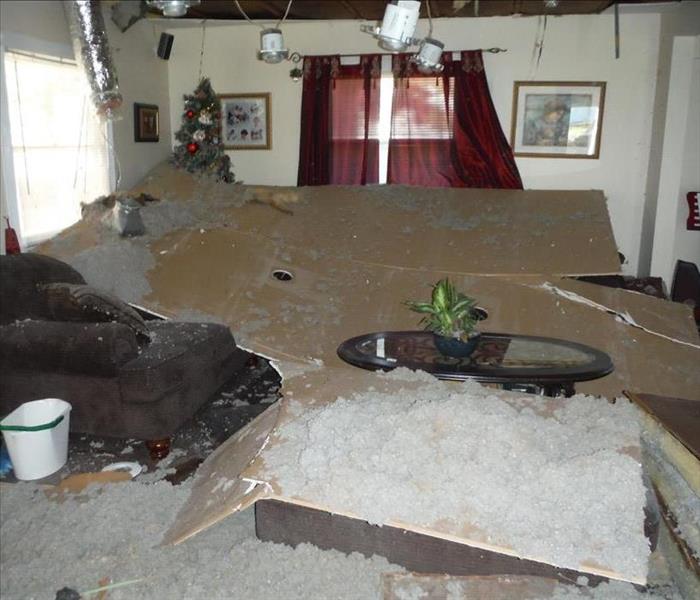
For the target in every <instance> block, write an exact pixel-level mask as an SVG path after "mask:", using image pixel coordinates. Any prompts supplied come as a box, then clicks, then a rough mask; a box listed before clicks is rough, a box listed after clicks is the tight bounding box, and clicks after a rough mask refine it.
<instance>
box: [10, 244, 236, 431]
mask: <svg viewBox="0 0 700 600" xmlns="http://www.w3.org/2000/svg"><path fill="white" fill-rule="evenodd" d="M247 357H248V354H247V353H246V352H244V351H242V350H240V349H239V348H237V347H236V344H235V342H234V339H233V336H232V335H231V333H230V331H229V330H228V328H227V327H225V326H223V325H217V324H211V323H182V322H175V321H165V320H151V321H144V320H143V319H142V317H141V316H140V315H139V314H138V313H137V312H136V311H135V310H134V309H133V308H131V307H129V306H128V305H126V304H124V303H123V302H121V301H120V300H118V299H117V298H114V297H113V296H110V295H109V294H107V293H105V292H101V291H99V290H95V289H93V288H90V287H89V286H87V285H86V284H85V281H84V279H83V278H82V276H81V275H80V274H79V273H78V272H77V271H75V270H74V269H73V268H72V267H70V266H69V265H67V264H65V263H62V262H61V261H58V260H55V259H53V258H50V257H47V256H41V255H38V254H20V255H13V256H0V374H1V377H2V384H1V385H0V417H1V416H4V415H5V414H8V413H9V412H11V411H12V410H14V408H16V407H17V406H19V405H20V404H22V403H23V402H27V401H30V400H36V399H38V398H44V397H57V398H62V399H64V400H66V401H67V402H70V403H71V405H72V407H73V408H72V411H71V417H70V429H71V431H77V432H84V433H91V434H95V435H101V436H108V437H109V436H112V437H125V438H126V437H133V438H138V439H144V440H162V439H165V438H169V437H170V436H171V435H172V434H173V433H175V431H176V430H177V429H178V428H179V427H180V425H182V424H183V423H184V421H186V420H187V419H189V418H190V417H191V416H192V415H193V414H194V413H195V412H196V411H197V409H198V408H199V407H200V406H201V405H202V404H203V403H204V402H205V401H206V400H207V398H209V397H210V396H211V395H212V394H213V393H214V392H215V391H216V390H217V389H218V388H219V387H221V385H222V384H223V383H224V382H225V381H226V380H227V379H228V378H229V377H230V376H231V375H233V374H234V373H235V372H236V371H237V370H238V369H240V368H241V366H242V365H243V364H244V363H245V361H246V359H247Z"/></svg>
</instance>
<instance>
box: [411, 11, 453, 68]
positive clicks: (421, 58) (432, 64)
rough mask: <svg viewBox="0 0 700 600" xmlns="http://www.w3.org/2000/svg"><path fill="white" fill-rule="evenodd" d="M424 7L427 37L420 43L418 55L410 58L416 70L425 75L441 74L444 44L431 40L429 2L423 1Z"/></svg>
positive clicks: (431, 17) (431, 25)
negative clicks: (426, 15) (426, 17)
mask: <svg viewBox="0 0 700 600" xmlns="http://www.w3.org/2000/svg"><path fill="white" fill-rule="evenodd" d="M425 7H426V9H427V11H428V35H427V36H426V37H425V38H424V39H423V40H422V41H421V43H420V48H419V49H418V54H415V55H414V56H413V57H412V59H411V60H412V61H413V62H414V63H415V64H416V68H417V69H418V70H419V71H420V72H421V73H425V74H426V75H427V74H433V73H442V71H443V69H444V68H445V66H444V65H443V64H442V63H441V62H440V58H441V57H442V51H443V50H444V49H445V44H443V43H442V42H441V41H439V40H436V39H435V38H433V15H432V14H431V11H430V0H425Z"/></svg>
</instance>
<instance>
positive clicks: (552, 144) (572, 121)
mask: <svg viewBox="0 0 700 600" xmlns="http://www.w3.org/2000/svg"><path fill="white" fill-rule="evenodd" d="M604 105H605V82H604V81H588V82H584V81H572V82H564V81H516V82H515V84H514V86H513V116H512V120H511V133H510V143H511V146H512V147H513V152H514V154H515V156H531V157H532V156H535V157H537V156H539V157H547V158H598V156H599V154H600V134H601V129H602V126H603V108H604Z"/></svg>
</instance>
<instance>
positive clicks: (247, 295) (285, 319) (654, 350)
mask: <svg viewBox="0 0 700 600" xmlns="http://www.w3.org/2000/svg"><path fill="white" fill-rule="evenodd" d="M153 248H154V250H155V252H156V256H157V259H156V263H157V268H156V269H154V270H153V271H152V272H151V273H150V277H149V281H150V285H151V287H152V290H153V291H152V292H151V294H150V295H148V296H147V297H146V298H145V303H146V304H147V305H148V306H154V307H156V308H157V309H158V310H159V311H161V312H164V313H165V314H169V315H184V316H187V315H188V314H194V315H197V314H200V315H201V314H205V313H208V314H211V315H215V316H216V317H218V318H220V319H221V320H222V321H223V322H225V323H227V324H228V325H229V326H230V327H231V328H232V330H233V331H234V334H235V335H236V338H237V339H238V340H239V342H240V343H241V344H242V345H244V346H245V347H246V348H250V349H253V350H255V351H257V352H259V353H261V354H263V355H265V356H268V357H271V358H273V359H277V360H293V361H299V362H308V363H311V362H313V361H318V360H320V361H322V362H323V363H324V364H326V365H332V366H343V365H344V363H343V362H342V361H341V360H340V359H339V358H338V357H337V355H336V350H337V347H338V345H339V344H340V343H341V342H343V341H344V340H346V339H348V338H351V337H354V336H357V335H361V334H364V333H369V332H372V331H391V330H408V329H415V328H416V327H417V320H418V319H417V317H416V315H415V314H414V313H411V312H410V311H408V310H407V309H406V308H405V306H404V305H403V304H402V301H403V300H406V299H417V298H422V297H427V296H428V295H429V293H430V284H431V283H433V282H434V281H436V280H437V279H439V278H440V277H441V276H442V273H440V272H431V271H413V270H397V269H393V268H389V267H382V266H376V265H367V264H361V263H357V262H352V261H343V260H340V259H336V258H320V257H315V256H313V255H311V254H310V253H309V251H308V250H306V249H298V248H295V247H291V246H287V247H286V249H285V252H284V258H285V259H286V260H281V259H280V257H279V256H278V254H277V253H276V250H275V246H274V245H273V244H272V243H271V242H270V241H268V240H266V239H264V238H261V237H259V236H257V235H252V234H245V233H241V232H237V231H231V230H228V229H219V230H210V231H205V232H203V233H200V232H199V231H195V232H187V233H184V234H181V233H174V234H171V235H170V236H166V237H165V238H163V239H161V240H159V241H158V242H156V243H155V244H154V245H153ZM233 257H235V264H236V267H235V268H234V269H232V267H231V261H232V260H234V258H233ZM200 265H207V268H201V267H200ZM277 269H286V270H288V271H289V272H290V273H292V274H293V276H294V278H293V279H292V280H289V281H279V280H277V279H275V277H274V276H273V273H274V271H275V270H277ZM451 278H452V280H453V281H454V282H455V284H456V285H457V286H458V287H459V288H460V289H463V290H465V291H466V292H467V293H468V294H469V295H471V296H473V297H475V298H477V299H478V303H479V305H480V306H481V307H483V308H484V309H486V311H487V312H488V314H489V317H488V319H487V320H486V321H483V322H482V324H481V327H482V329H484V330H485V331H492V332H502V333H518V334H523V335H539V336H547V337H554V338H560V339H565V340H570V341H575V342H580V343H584V344H587V345H590V346H593V347H595V348H598V349H600V350H603V351H604V352H607V353H608V354H609V355H610V356H611V357H612V359H613V362H614V364H615V371H614V372H613V373H611V374H610V375H608V376H607V377H604V378H602V379H599V380H596V381H590V382H585V383H581V384H579V386H578V387H577V389H578V390H579V391H582V392H585V393H592V394H604V395H607V396H608V397H611V398H612V397H615V396H619V395H621V394H622V392H623V390H644V391H647V392H650V393H665V394H667V395H677V396H685V397H689V398H698V399H700V369H698V368H697V365H698V364H699V363H700V340H698V336H697V333H696V332H695V330H694V329H693V328H690V327H689V321H688V313H689V311H688V309H687V307H684V306H682V305H676V304H670V303H667V302H665V301H663V300H659V299H657V298H652V297H647V296H642V295H640V294H631V293H627V294H626V293H625V292H617V291H616V290H610V291H611V292H617V294H615V293H611V294H609V296H610V298H602V300H614V302H612V301H610V302H608V304H610V306H611V310H610V311H604V310H596V309H594V308H591V307H590V306H588V305H587V304H585V303H582V302H578V301H576V300H571V299H568V298H564V297H561V296H559V295H557V294H556V293H554V292H552V291H551V289H550V288H546V287H544V285H545V283H548V282H549V283H550V285H551V286H555V287H557V288H562V289H564V288H566V287H572V285H573V284H576V287H575V289H576V290H577V291H578V292H579V293H580V294H589V295H590V296H592V297H597V296H596V294H597V293H598V292H597V288H598V287H599V286H595V285H593V284H584V283H581V282H571V281H569V280H562V279H555V278H552V279H551V280H546V279H542V280H540V279H537V280H532V279H530V280H529V281H528V282H526V283H525V282H511V281H509V280H506V279H503V278H500V277H498V278H494V277H488V276H486V277H482V276H471V275H452V276H451ZM625 294H626V297H625ZM627 307H628V308H627ZM617 310H620V311H622V310H627V311H631V312H633V313H634V314H638V315H640V321H642V322H645V321H644V320H643V318H641V317H643V316H644V315H646V314H658V315H659V316H658V317H657V318H656V319H655V320H654V321H653V322H649V323H648V324H649V325H650V327H654V330H653V331H654V332H657V333H658V334H659V335H655V334H654V333H653V332H652V333H650V332H648V331H644V330H642V329H639V328H636V327H633V326H630V325H629V324H627V323H626V322H624V321H621V320H620V319H618V318H617V316H616V315H617V312H615V311H617ZM189 311H194V313H191V312H189ZM676 339H677V340H678V341H674V340H676ZM679 342H688V343H679ZM659 357H664V359H663V360H659ZM349 368H353V369H354V367H349ZM661 390H665V392H663V391H661Z"/></svg>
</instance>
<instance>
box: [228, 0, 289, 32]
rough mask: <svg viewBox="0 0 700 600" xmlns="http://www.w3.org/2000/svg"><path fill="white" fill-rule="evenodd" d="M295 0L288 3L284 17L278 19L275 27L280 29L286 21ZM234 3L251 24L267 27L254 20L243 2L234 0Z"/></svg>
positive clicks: (262, 27)
mask: <svg viewBox="0 0 700 600" xmlns="http://www.w3.org/2000/svg"><path fill="white" fill-rule="evenodd" d="M293 1H294V0H289V2H288V3H287V8H286V9H285V11H284V14H283V15H282V18H281V19H280V20H279V21H277V24H276V25H275V29H279V26H280V25H281V24H282V23H283V22H284V20H285V19H286V18H287V15H288V14H289V9H290V8H291V7H292V2H293ZM233 2H234V4H235V5H236V8H238V11H239V12H240V13H241V15H243V18H244V19H245V20H246V21H248V23H250V24H251V25H255V26H256V27H260V29H265V27H264V26H262V25H260V23H256V22H255V21H253V20H252V19H251V18H250V17H249V16H248V15H247V14H246V12H245V11H244V10H243V7H242V6H241V3H240V2H239V1H238V0H233Z"/></svg>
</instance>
